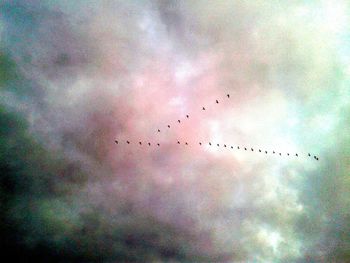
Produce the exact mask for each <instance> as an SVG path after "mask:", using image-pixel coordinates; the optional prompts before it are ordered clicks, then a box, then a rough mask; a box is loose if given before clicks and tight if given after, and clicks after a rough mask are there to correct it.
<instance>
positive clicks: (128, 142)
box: [115, 94, 319, 161]
mask: <svg viewBox="0 0 350 263" xmlns="http://www.w3.org/2000/svg"><path fill="white" fill-rule="evenodd" d="M226 97H227V98H228V99H229V98H230V94H227V95H226ZM215 103H216V104H219V100H215ZM205 110H206V108H205V107H204V106H203V107H202V111H205ZM186 118H187V119H189V118H190V115H188V114H187V115H186ZM177 122H178V123H181V120H180V119H178V120H177ZM167 127H168V129H170V127H171V126H170V124H168V125H167ZM157 132H158V133H160V132H161V130H160V129H158V130H157ZM115 143H116V144H119V143H121V142H120V141H118V140H115ZM125 143H126V144H131V142H130V141H129V140H127V141H125ZM136 143H137V142H136ZM177 144H184V145H187V146H188V145H189V143H188V142H182V143H181V142H180V141H177ZM206 144H207V145H209V146H214V147H215V143H212V142H207V143H202V142H198V145H199V146H204V145H206ZM138 145H140V146H142V145H148V146H149V147H150V146H152V145H156V146H158V147H159V146H160V143H154V144H152V143H150V142H142V141H139V142H138ZM216 146H217V147H220V144H219V143H216ZM221 147H224V148H229V149H235V147H237V150H240V149H242V150H243V149H244V151H249V150H250V151H252V152H254V148H250V149H248V148H247V147H240V146H239V145H237V146H235V147H234V146H232V145H228V144H221ZM258 152H259V153H265V154H268V153H269V152H268V151H266V150H261V149H258ZM270 153H271V151H270ZM272 154H277V155H280V156H282V153H281V152H276V151H274V150H273V151H272ZM286 155H287V156H292V155H294V156H295V157H298V156H299V154H298V153H295V154H290V153H286ZM307 156H308V157H312V155H311V154H310V153H308V154H307ZM313 159H315V160H316V161H318V160H319V157H318V156H316V155H313Z"/></svg>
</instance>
